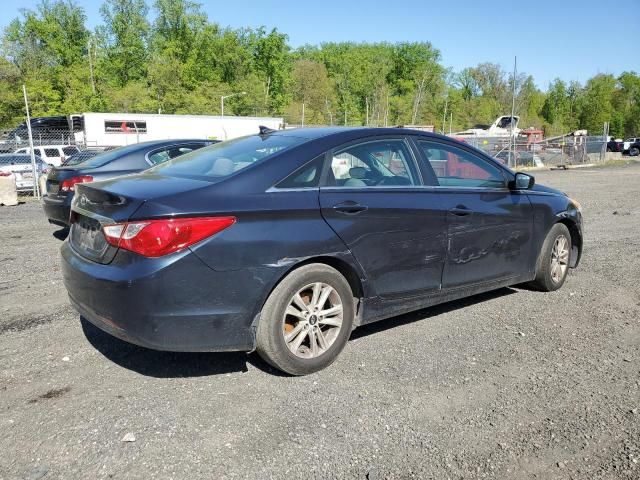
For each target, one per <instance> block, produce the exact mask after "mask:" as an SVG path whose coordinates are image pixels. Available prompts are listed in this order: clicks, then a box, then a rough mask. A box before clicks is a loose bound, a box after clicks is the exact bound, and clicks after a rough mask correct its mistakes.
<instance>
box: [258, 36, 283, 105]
mask: <svg viewBox="0 0 640 480" xmlns="http://www.w3.org/2000/svg"><path fill="white" fill-rule="evenodd" d="M287 38H288V37H287V35H286V34H284V33H280V32H278V30H277V29H275V28H274V29H273V30H271V32H269V33H266V31H265V29H264V27H261V28H259V29H258V30H256V31H255V33H254V35H253V39H252V43H253V49H254V50H253V62H254V65H255V71H256V73H257V74H258V75H259V76H260V77H261V80H262V84H263V90H264V99H265V103H266V104H267V105H268V106H269V109H270V110H271V111H272V112H279V111H281V110H282V107H283V106H284V105H285V103H286V101H287V91H286V85H287V81H288V78H289V72H290V61H289V55H288V53H289V46H288V45H287Z"/></svg>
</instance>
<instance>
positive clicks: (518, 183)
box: [509, 172, 536, 190]
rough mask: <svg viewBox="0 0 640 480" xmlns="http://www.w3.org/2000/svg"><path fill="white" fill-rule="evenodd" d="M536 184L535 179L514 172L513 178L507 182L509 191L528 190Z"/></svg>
mask: <svg viewBox="0 0 640 480" xmlns="http://www.w3.org/2000/svg"><path fill="white" fill-rule="evenodd" d="M535 183H536V179H535V178H533V177H532V176H531V175H527V174H526V173H522V172H516V176H515V178H514V179H513V180H512V181H511V182H509V188H510V189H511V190H529V189H531V188H533V186H534V185H535Z"/></svg>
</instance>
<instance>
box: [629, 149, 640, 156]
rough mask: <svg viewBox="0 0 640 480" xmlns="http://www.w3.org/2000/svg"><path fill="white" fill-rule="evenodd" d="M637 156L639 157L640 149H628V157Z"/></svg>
mask: <svg viewBox="0 0 640 480" xmlns="http://www.w3.org/2000/svg"><path fill="white" fill-rule="evenodd" d="M638 155H640V147H631V148H630V149H629V156H631V157H637V156H638Z"/></svg>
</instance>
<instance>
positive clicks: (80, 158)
mask: <svg viewBox="0 0 640 480" xmlns="http://www.w3.org/2000/svg"><path fill="white" fill-rule="evenodd" d="M101 153H104V150H81V151H79V152H77V153H74V154H73V155H71V156H70V157H67V159H66V160H65V161H64V162H63V163H62V166H65V167H70V166H71V165H78V164H79V163H82V162H84V161H85V160H89V159H90V158H93V157H95V156H97V155H100V154H101Z"/></svg>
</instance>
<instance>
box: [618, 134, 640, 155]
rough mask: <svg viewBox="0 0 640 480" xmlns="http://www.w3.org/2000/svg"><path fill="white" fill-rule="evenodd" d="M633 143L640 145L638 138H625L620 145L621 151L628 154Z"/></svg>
mask: <svg viewBox="0 0 640 480" xmlns="http://www.w3.org/2000/svg"><path fill="white" fill-rule="evenodd" d="M634 143H640V138H638V137H631V138H627V139H626V140H625V141H624V143H623V144H622V151H623V152H624V153H629V149H630V148H631V145H633V144H634Z"/></svg>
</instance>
